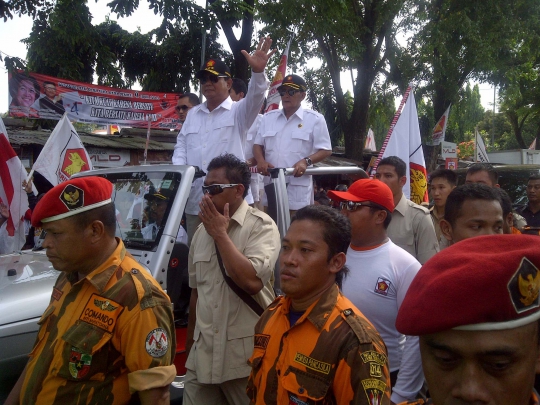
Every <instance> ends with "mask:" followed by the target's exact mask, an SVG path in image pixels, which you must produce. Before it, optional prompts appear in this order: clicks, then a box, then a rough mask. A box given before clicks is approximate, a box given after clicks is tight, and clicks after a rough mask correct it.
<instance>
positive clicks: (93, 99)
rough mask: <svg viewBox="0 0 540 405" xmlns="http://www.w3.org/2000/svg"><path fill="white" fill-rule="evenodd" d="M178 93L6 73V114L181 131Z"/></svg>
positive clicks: (25, 73)
mask: <svg viewBox="0 0 540 405" xmlns="http://www.w3.org/2000/svg"><path fill="white" fill-rule="evenodd" d="M179 96H180V94H177V93H154V92H147V91H138V90H126V89H116V88H113V87H106V86H98V85H93V84H88V83H82V82H75V81H72V80H64V79H59V78H56V77H51V76H46V75H41V74H37V73H31V72H22V71H20V72H12V73H10V74H9V115H11V116H12V117H26V118H43V119H52V120H60V119H61V118H62V116H63V115H64V112H66V113H67V114H68V118H69V119H70V120H71V121H78V122H85V123H93V124H117V125H122V126H127V127H142V128H147V127H148V121H149V120H150V122H151V127H152V128H153V129H175V130H180V127H181V125H180V121H179V120H178V116H177V115H176V113H175V109H174V108H175V106H176V101H177V99H178V97H179Z"/></svg>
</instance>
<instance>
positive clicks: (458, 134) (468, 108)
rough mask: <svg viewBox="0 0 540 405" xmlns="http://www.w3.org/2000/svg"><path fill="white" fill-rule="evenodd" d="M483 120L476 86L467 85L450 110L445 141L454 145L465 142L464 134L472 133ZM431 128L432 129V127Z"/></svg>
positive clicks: (482, 108) (482, 110)
mask: <svg viewBox="0 0 540 405" xmlns="http://www.w3.org/2000/svg"><path fill="white" fill-rule="evenodd" d="M441 116H442V114H441ZM439 118H440V117H438V118H437V120H438V119H439ZM483 118H484V107H482V103H481V100H480V90H479V88H478V85H475V86H474V87H473V88H471V86H470V84H467V85H466V86H465V88H462V89H460V91H459V92H458V100H457V102H456V103H455V104H453V105H452V107H451V108H450V117H449V119H448V124H447V126H446V136H445V138H446V140H447V141H449V142H455V143H460V142H462V141H464V140H466V139H467V137H466V134H467V133H474V128H475V127H476V126H477V125H478V123H479V122H480V121H481V120H482V119H483ZM433 125H435V123H434V124H433ZM431 128H432V129H433V126H432V127H431Z"/></svg>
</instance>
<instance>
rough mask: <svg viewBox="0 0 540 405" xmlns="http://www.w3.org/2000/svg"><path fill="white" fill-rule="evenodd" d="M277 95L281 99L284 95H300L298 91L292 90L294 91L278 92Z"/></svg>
mask: <svg viewBox="0 0 540 405" xmlns="http://www.w3.org/2000/svg"><path fill="white" fill-rule="evenodd" d="M278 93H279V95H280V96H281V97H283V96H284V95H285V94H288V95H289V96H291V97H292V96H294V95H295V94H296V93H300V90H294V89H290V90H279V91H278Z"/></svg>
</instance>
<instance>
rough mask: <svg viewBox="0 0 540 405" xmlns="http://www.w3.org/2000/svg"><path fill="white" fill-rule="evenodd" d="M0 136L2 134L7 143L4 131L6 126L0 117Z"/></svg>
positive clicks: (6, 135)
mask: <svg viewBox="0 0 540 405" xmlns="http://www.w3.org/2000/svg"><path fill="white" fill-rule="evenodd" d="M0 134H4V135H5V137H6V139H7V140H8V141H9V136H8V133H7V131H6V126H5V125H4V121H2V118H1V117H0Z"/></svg>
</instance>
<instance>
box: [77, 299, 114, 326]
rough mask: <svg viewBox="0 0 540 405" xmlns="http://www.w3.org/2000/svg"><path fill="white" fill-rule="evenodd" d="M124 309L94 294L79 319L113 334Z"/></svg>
mask: <svg viewBox="0 0 540 405" xmlns="http://www.w3.org/2000/svg"><path fill="white" fill-rule="evenodd" d="M123 309H124V307H123V306H122V305H120V304H118V303H117V302H115V301H112V300H110V299H108V298H105V297H101V296H99V295H97V294H92V296H91V297H90V299H89V300H88V302H87V303H86V306H85V307H84V310H83V312H82V314H81V316H80V317H79V319H80V320H81V321H83V322H86V323H89V324H92V325H95V326H97V327H98V328H100V329H103V330H106V331H107V332H109V333H111V332H112V331H113V330H114V326H115V325H116V320H117V319H118V317H119V316H120V314H121V313H122V311H123Z"/></svg>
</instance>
